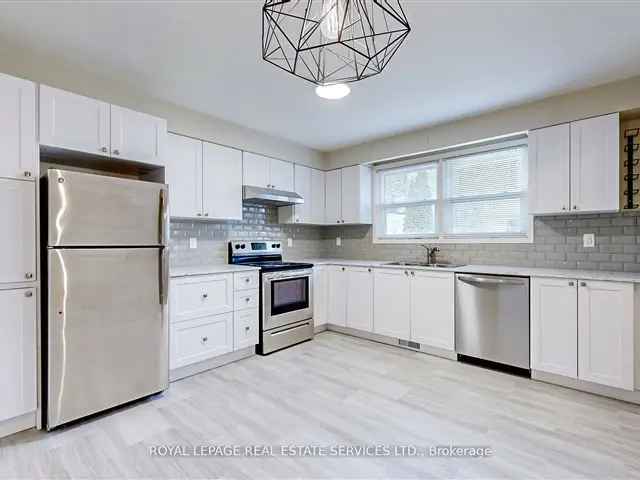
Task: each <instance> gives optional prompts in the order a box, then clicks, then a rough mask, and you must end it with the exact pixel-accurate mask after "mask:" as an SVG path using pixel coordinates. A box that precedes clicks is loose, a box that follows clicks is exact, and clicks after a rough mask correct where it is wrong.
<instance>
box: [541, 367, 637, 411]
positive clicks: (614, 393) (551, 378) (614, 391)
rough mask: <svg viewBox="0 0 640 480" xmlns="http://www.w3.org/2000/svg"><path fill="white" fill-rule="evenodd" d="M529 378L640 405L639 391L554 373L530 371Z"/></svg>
mask: <svg viewBox="0 0 640 480" xmlns="http://www.w3.org/2000/svg"><path fill="white" fill-rule="evenodd" d="M531 378H532V379H533V380H538V381H540V382H545V383H552V384H554V385H560V386H561V387H567V388H571V389H573V390H580V391H581V392H587V393H593V394H595V395H601V396H603V397H610V398H615V399H617V400H623V401H625V402H629V403H635V404H638V405H640V391H637V390H636V391H633V392H632V391H629V390H623V389H621V388H615V387H608V386H606V385H599V384H597V383H592V382H587V381H585V380H580V379H577V378H570V377H565V376H563V375H556V374H555V373H547V372H541V371H539V370H531Z"/></svg>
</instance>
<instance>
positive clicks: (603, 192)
mask: <svg viewBox="0 0 640 480" xmlns="http://www.w3.org/2000/svg"><path fill="white" fill-rule="evenodd" d="M619 145H620V115H619V114H618V113H613V114H610V115H604V116H600V117H594V118H588V119H585V120H578V121H575V122H571V123H567V124H562V125H556V126H552V127H548V128H541V129H538V130H532V131H531V132H530V133H529V192H530V208H529V212H530V213H531V214H533V215H546V214H559V213H569V212H571V213H593V212H614V211H617V210H619V209H620V146H619Z"/></svg>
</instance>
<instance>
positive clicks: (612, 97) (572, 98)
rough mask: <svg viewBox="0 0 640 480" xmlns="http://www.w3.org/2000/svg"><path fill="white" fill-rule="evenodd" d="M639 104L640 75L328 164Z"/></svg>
mask: <svg viewBox="0 0 640 480" xmlns="http://www.w3.org/2000/svg"><path fill="white" fill-rule="evenodd" d="M452 101H455V99H454V98H452ZM639 107H640V76H639V77H633V78H630V79H627V80H622V81H618V82H614V83H609V84H606V85H603V86H599V87H594V88H590V89H588V90H582V91H580V92H576V93H570V94H566V95H560V96H556V97H550V98H547V99H544V100H540V101H536V102H532V103H527V104H524V105H521V106H518V107H513V108H508V109H504V110H499V111H496V112H491V113H487V114H484V115H479V116H476V117H471V118H466V119H463V120H459V121H456V122H451V123H446V124H441V125H437V126H434V127H430V128H425V129H422V130H417V131H414V132H410V133H405V134H401V135H396V136H393V137H387V138H383V139H380V140H374V141H371V142H367V143H364V144H362V145H356V146H353V147H348V148H344V149H341V150H337V151H334V152H330V153H326V154H325V155H324V158H325V162H326V168H338V167H344V166H347V165H354V164H357V163H366V162H371V161H374V160H383V159H389V158H393V157H398V156H406V155H412V154H415V153H420V152H424V151H427V150H431V149H435V148H442V147H447V146H451V145H457V144H460V143H466V142H471V141H475V140H481V139H484V138H490V137H495V136H499V135H505V134H509V133H513V132H519V131H525V130H529V129H532V128H538V127H543V126H546V125H554V124H558V123H564V122H568V121H571V120H576V119H579V118H585V117H590V116H595V115H602V114H605V113H611V112H622V111H625V110H631V109H635V108H639Z"/></svg>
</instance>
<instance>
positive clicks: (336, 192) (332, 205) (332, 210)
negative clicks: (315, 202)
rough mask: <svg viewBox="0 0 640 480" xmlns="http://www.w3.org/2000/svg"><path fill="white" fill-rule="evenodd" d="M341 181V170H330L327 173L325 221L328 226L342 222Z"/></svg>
mask: <svg viewBox="0 0 640 480" xmlns="http://www.w3.org/2000/svg"><path fill="white" fill-rule="evenodd" d="M341 180H342V175H341V174H340V170H330V171H328V172H327V173H326V192H327V193H326V195H327V196H326V200H325V205H326V211H325V220H326V222H327V225H331V224H334V223H341V222H342V200H341V195H342V188H341V186H340V184H341Z"/></svg>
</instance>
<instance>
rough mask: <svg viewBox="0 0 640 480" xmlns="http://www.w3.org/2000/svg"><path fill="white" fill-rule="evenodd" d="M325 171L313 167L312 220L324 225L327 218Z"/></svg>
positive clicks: (316, 223)
mask: <svg viewBox="0 0 640 480" xmlns="http://www.w3.org/2000/svg"><path fill="white" fill-rule="evenodd" d="M324 211H325V173H324V172H323V171H321V170H316V169H315V168H312V169H311V221H310V223H313V224H315V225H323V224H324V223H325V221H326V219H325V212H324Z"/></svg>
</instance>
